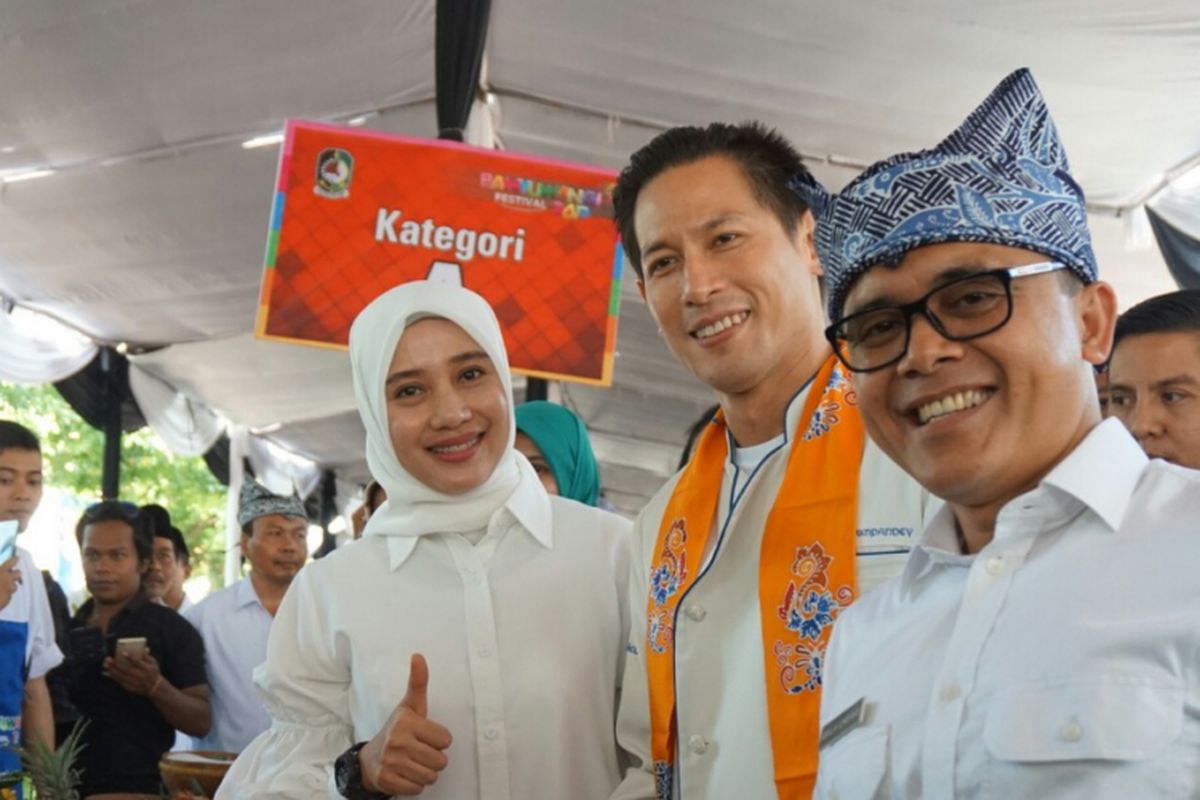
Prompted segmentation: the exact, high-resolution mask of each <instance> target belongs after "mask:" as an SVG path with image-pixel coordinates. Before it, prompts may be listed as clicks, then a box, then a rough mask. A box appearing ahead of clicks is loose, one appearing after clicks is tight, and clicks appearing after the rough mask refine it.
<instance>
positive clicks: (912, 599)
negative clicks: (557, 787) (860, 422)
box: [796, 70, 1200, 800]
mask: <svg viewBox="0 0 1200 800" xmlns="http://www.w3.org/2000/svg"><path fill="white" fill-rule="evenodd" d="M796 188H797V190H798V191H799V192H800V193H801V195H802V196H803V197H805V198H806V199H807V200H808V201H809V202H810V203H811V204H812V206H813V208H814V210H815V212H816V214H817V217H818V224H817V236H816V242H817V248H818V251H819V252H820V253H821V257H822V263H823V264H824V265H825V269H826V274H827V276H828V280H829V306H830V307H829V311H830V317H831V318H832V319H833V320H834V323H833V324H832V325H831V326H830V328H829V330H828V331H827V336H828V338H829V339H830V341H831V342H832V343H833V344H834V347H835V350H836V352H837V353H838V354H839V357H840V358H841V359H842V361H843V363H844V364H845V365H846V367H847V368H848V369H849V370H851V371H852V373H853V382H854V387H855V389H856V390H857V394H858V401H859V406H860V408H861V409H862V413H863V419H864V422H865V423H866V426H867V430H868V432H869V433H870V435H871V437H872V438H873V439H874V440H875V441H876V442H877V443H878V444H879V446H880V447H882V448H883V449H884V450H885V451H886V452H887V453H888V454H889V455H891V456H892V457H893V458H894V459H895V460H896V462H897V463H899V464H900V465H901V466H902V467H904V468H905V469H906V470H908V471H909V472H910V473H911V474H912V475H913V476H914V477H916V478H917V479H918V480H919V481H920V482H921V483H922V485H924V486H925V487H926V488H927V489H928V490H929V491H931V492H932V493H934V494H936V495H938V496H940V497H942V498H944V499H945V500H946V505H945V506H944V507H943V509H942V510H941V511H940V512H938V514H937V515H936V516H935V517H934V518H933V520H932V521H931V522H930V523H929V525H928V526H927V527H926V528H925V530H924V532H923V533H922V534H921V536H920V537H919V539H918V540H917V542H916V543H915V546H914V548H913V552H912V554H911V556H910V557H909V559H908V562H907V564H906V565H905V568H904V570H903V572H901V574H900V575H899V576H897V577H896V578H895V579H893V580H891V581H889V582H888V583H886V584H884V586H882V587H880V589H879V590H877V591H875V592H872V593H871V594H869V595H867V596H866V597H864V598H863V599H862V600H861V601H860V602H858V603H856V604H855V605H854V606H853V607H851V608H850V609H849V610H848V611H847V612H846V613H844V614H843V615H842V617H841V619H840V620H839V621H838V624H837V626H836V628H835V630H834V634H833V640H832V642H831V644H830V647H829V652H828V661H827V664H826V667H827V671H826V685H825V695H824V697H823V702H822V711H821V721H822V740H821V769H820V775H819V777H818V783H817V794H818V796H821V797H826V798H833V797H896V798H918V797H925V798H950V797H955V798H973V797H1021V798H1025V797H1030V798H1032V797H1039V798H1040V797H1054V798H1085V797H1086V798H1114V800H1115V798H1122V799H1124V798H1130V797H1138V798H1156V797H1193V796H1196V795H1197V793H1198V792H1200V750H1197V748H1196V746H1195V743H1196V741H1198V740H1200V660H1198V659H1197V658H1196V653H1197V649H1198V647H1200V626H1197V623H1196V620H1197V619H1200V582H1198V581H1197V580H1196V577H1195V565H1196V564H1197V563H1200V535H1197V534H1200V522H1197V520H1200V475H1198V474H1197V473H1194V472H1190V471H1187V470H1183V469H1180V468H1177V467H1174V466H1171V465H1168V464H1166V463H1164V462H1162V461H1149V460H1148V459H1147V458H1146V456H1145V455H1144V454H1143V453H1142V451H1141V449H1140V448H1139V447H1138V445H1137V442H1135V441H1134V439H1133V438H1132V437H1131V436H1130V435H1129V433H1128V431H1126V430H1125V428H1124V427H1123V426H1121V425H1120V424H1119V423H1118V422H1117V421H1116V420H1108V421H1105V422H1101V419H1100V410H1099V405H1098V403H1097V398H1096V386H1095V382H1094V379H1093V367H1094V365H1097V364H1101V363H1103V362H1104V361H1105V360H1106V359H1107V358H1108V355H1109V349H1110V347H1111V344H1112V338H1113V326H1114V323H1115V321H1116V299H1115V297H1114V294H1113V291H1112V289H1111V288H1110V287H1109V286H1108V285H1106V284H1104V283H1101V282H1099V281H1098V280H1097V269H1096V262H1095V256H1094V254H1093V252H1092V247H1091V240H1090V235H1089V232H1088V228H1087V213H1086V208H1085V205H1084V199H1083V193H1082V191H1081V190H1080V188H1079V186H1078V185H1077V184H1076V183H1075V181H1074V179H1073V178H1072V177H1071V173H1070V169H1069V166H1068V163H1067V158H1066V154H1065V152H1064V150H1063V147H1062V144H1061V142H1060V141H1059V139H1058V134H1057V131H1056V129H1055V126H1054V123H1053V121H1052V120H1051V118H1050V115H1049V112H1048V111H1047V108H1046V105H1045V102H1044V101H1043V99H1042V95H1041V93H1040V91H1039V89H1038V87H1037V85H1036V83H1035V82H1034V80H1033V77H1032V75H1031V74H1030V73H1029V72H1028V71H1026V70H1021V71H1018V72H1016V73H1014V74H1013V75H1011V76H1009V77H1008V78H1007V79H1005V80H1004V81H1003V82H1002V83H1001V84H1000V86H999V87H997V89H996V90H995V91H994V92H993V93H992V95H991V96H990V97H988V98H987V100H985V101H984V103H983V104H982V105H981V106H980V107H979V108H978V109H977V110H976V111H975V112H974V113H972V114H971V116H970V117H969V118H968V119H967V121H966V122H965V123H964V124H963V125H962V126H961V127H960V128H959V129H958V130H957V131H955V132H954V133H953V134H951V135H950V136H949V137H948V138H947V139H946V140H944V141H943V142H942V143H941V144H939V145H938V146H937V147H936V148H934V149H933V150H928V151H921V152H917V153H906V154H902V155H898V156H895V157H893V158H890V159H887V160H886V161H883V162H880V163H879V164H876V165H875V166H873V167H871V168H870V169H868V170H867V171H866V172H865V173H864V174H863V175H861V176H859V177H858V178H856V179H855V180H853V181H851V182H850V184H849V185H848V186H847V187H846V188H845V189H843V190H842V192H840V193H839V194H838V195H836V196H829V195H828V194H826V193H825V192H824V190H823V189H822V188H821V187H820V186H819V185H817V184H816V183H815V182H814V181H812V180H811V178H808V177H807V176H801V177H800V178H799V179H798V180H797V181H796Z"/></svg>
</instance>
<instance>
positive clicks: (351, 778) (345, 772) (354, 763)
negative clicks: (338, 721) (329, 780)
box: [333, 742, 389, 800]
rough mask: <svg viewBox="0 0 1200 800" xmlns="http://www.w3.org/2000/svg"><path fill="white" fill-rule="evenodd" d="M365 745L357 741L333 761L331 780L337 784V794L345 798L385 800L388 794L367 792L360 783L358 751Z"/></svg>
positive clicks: (360, 768) (352, 799)
mask: <svg viewBox="0 0 1200 800" xmlns="http://www.w3.org/2000/svg"><path fill="white" fill-rule="evenodd" d="M366 746H367V743H366V742H359V743H358V744H356V745H354V747H351V748H350V749H349V750H347V751H346V752H344V753H342V754H341V755H340V756H338V757H337V761H335V762H333V780H334V782H335V783H336V784H337V790H338V794H340V795H341V796H342V797H345V798H346V800H387V798H388V797H389V795H386V794H383V793H381V792H368V791H367V790H366V789H364V788H363V785H362V767H361V766H360V765H359V763H358V751H359V750H362V749H363V748H364V747H366Z"/></svg>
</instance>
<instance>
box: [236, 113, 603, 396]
mask: <svg viewBox="0 0 1200 800" xmlns="http://www.w3.org/2000/svg"><path fill="white" fill-rule="evenodd" d="M614 179H615V175H614V174H613V173H612V172H610V171H607V170H602V169H596V168H594V167H587V166H581V165H575V164H566V163H562V162H554V161H546V160H542V159H537V158H531V157H525V156H517V155H513V154H509V153H502V152H498V151H494V150H482V149H479V148H476V147H469V146H466V145H461V144H457V143H452V142H444V141H429V140H421V139H410V138H405V137H400V136H393V135H390V134H381V133H375V132H370V131H363V130H360V129H356V128H338V127H333V126H329V125H320V124H315V123H307V122H291V123H289V124H288V127H287V134H286V137H285V140H284V143H283V150H282V154H281V156H280V162H279V180H278V186H277V190H276V193H275V204H274V208H273V212H272V216H271V232H270V237H269V240H268V243H267V256H266V269H265V272H264V276H263V285H262V295H261V300H260V308H259V314H258V324H257V328H256V330H257V333H258V335H259V336H260V337H262V338H266V339H275V340H281V341H289V342H297V343H302V344H311V345H316V346H324V347H337V348H345V347H346V344H347V341H348V339H349V334H350V324H351V323H352V322H353V321H354V318H355V316H357V314H358V312H359V311H361V310H362V309H363V307H365V306H366V305H367V304H368V303H370V302H371V301H372V300H373V299H375V298H376V297H378V296H379V295H380V294H382V293H383V292H385V291H387V290H388V289H390V288H392V287H393V286H396V285H397V284H400V283H404V282H407V281H414V280H422V279H429V280H440V281H446V282H450V283H456V284H460V285H463V286H466V287H467V288H468V289H471V290H472V291H475V292H478V293H479V294H480V295H482V296H483V297H484V298H485V299H486V300H487V301H488V302H489V303H490V304H491V306H492V308H493V309H495V311H496V316H497V318H498V319H499V320H500V326H501V328H502V329H503V331H504V338H505V343H506V344H507V346H508V353H509V360H510V361H511V363H512V366H513V369H515V370H518V371H520V372H524V373H525V374H528V375H534V376H539V377H546V378H552V379H556V380H572V381H579V382H584V383H591V384H598V385H608V384H609V383H611V382H612V369H613V351H614V349H615V346H616V341H617V311H618V303H619V299H620V280H621V252H620V247H619V246H618V242H617V232H616V228H615V226H614V225H613V221H612V187H613V182H614Z"/></svg>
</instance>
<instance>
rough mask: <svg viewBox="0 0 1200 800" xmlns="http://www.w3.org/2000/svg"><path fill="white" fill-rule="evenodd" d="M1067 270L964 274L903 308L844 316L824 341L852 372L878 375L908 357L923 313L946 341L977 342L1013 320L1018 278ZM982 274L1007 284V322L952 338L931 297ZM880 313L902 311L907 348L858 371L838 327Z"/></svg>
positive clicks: (1057, 265) (1057, 264)
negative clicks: (915, 319)
mask: <svg viewBox="0 0 1200 800" xmlns="http://www.w3.org/2000/svg"><path fill="white" fill-rule="evenodd" d="M1066 268H1067V265H1066V264H1063V263H1062V262H1061V261H1039V262H1037V263H1035V264H1022V265H1020V266H1017V267H1006V268H1002V269H984V270H980V271H979V272H974V273H972V274H970V275H963V276H962V277H960V278H955V279H954V280H952V281H947V282H946V283H943V284H942V285H941V286H935V287H934V288H932V289H930V290H929V291H928V292H926V293H925V294H924V295H922V296H921V297H918V298H917V299H916V300H913V301H912V302H911V303H902V304H900V305H895V306H881V307H878V308H869V309H866V310H864V311H856V312H855V313H853V314H849V315H847V316H844V317H842V318H841V319H838V320H836V321H835V322H834V323H833V324H832V325H830V326H829V327H827V328H826V329H825V338H826V340H828V342H829V344H830V345H831V346H832V347H833V353H834V355H836V356H837V359H838V361H840V362H842V365H843V366H845V367H846V369H848V370H850V371H851V372H859V373H867V372H878V371H879V370H881V369H887V368H888V367H890V366H892V365H893V364H896V363H897V362H899V361H900V360H901V359H903V358H904V356H905V355H907V354H908V347H909V344H910V343H911V342H912V326H913V317H915V316H916V315H917V314H920V315H921V316H923V317H925V319H926V321H928V322H929V324H930V326H932V327H933V329H934V330H935V331H937V332H938V335H939V336H941V337H943V338H944V339H948V340H949V341H951V342H969V341H971V340H972V339H978V338H980V337H982V336H987V335H988V334H989V333H995V332H996V331H998V330H1000V329H1001V328H1003V327H1004V326H1005V325H1007V324H1008V321H1009V320H1010V319H1012V313H1013V296H1012V282H1013V281H1014V280H1016V279H1017V278H1027V277H1030V276H1031V275H1045V274H1046V273H1049V272H1056V271H1058V270H1060V269H1066ZM981 275H996V276H997V277H999V278H1000V279H1001V283H1002V284H1003V285H1004V294H1005V299H1006V301H1007V302H1008V312H1007V313H1006V314H1005V315H1004V319H1003V320H1001V321H1000V322H998V323H997V324H995V325H993V326H992V327H991V328H988V329H987V330H985V331H980V332H979V333H972V334H970V335H969V336H953V335H951V334H949V333H947V332H946V328H945V327H944V326H943V325H942V321H941V320H939V319H938V318H937V315H936V314H934V313H933V312H932V311H930V310H929V306H928V302H929V298H930V297H932V296H933V295H935V294H937V293H938V292H940V291H942V290H943V289H945V288H947V287H948V286H954V285H955V284H957V283H963V282H965V281H970V280H975V279H976V278H979V277H980V276H981ZM880 311H899V312H900V313H901V314H903V315H904V347H903V348H901V350H900V353H899V355H897V356H896V357H895V358H893V359H892V360H890V361H887V362H885V363H883V364H879V365H877V366H874V367H870V368H868V369H858V368H856V367H854V366H852V365H851V364H850V363H849V362H848V361H847V360H846V359H845V357H843V356H842V353H841V350H840V348H839V347H838V342H839V341H844V340H843V339H841V337H839V336H838V335H837V331H838V328H840V327H841V326H843V325H845V324H846V322H847V321H848V320H852V319H854V318H855V317H862V316H866V315H867V314H877V313H879V312H880Z"/></svg>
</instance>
